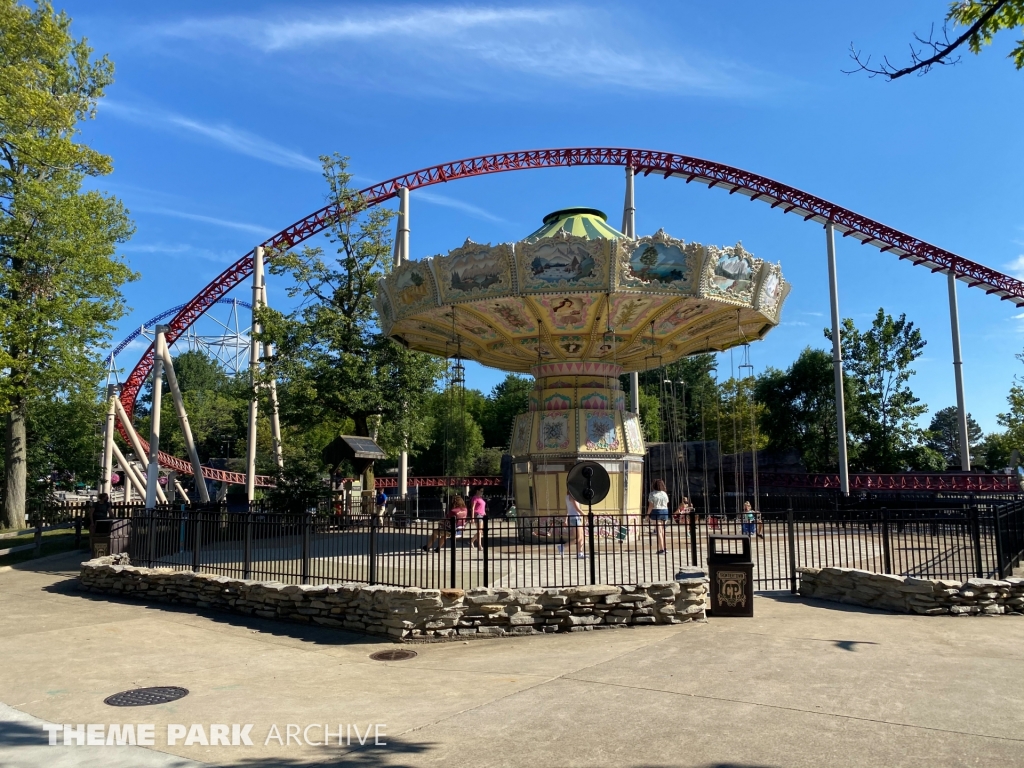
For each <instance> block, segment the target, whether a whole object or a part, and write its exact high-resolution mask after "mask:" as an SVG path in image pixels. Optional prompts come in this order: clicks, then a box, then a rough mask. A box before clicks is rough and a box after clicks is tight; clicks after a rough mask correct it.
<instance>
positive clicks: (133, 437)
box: [114, 400, 167, 504]
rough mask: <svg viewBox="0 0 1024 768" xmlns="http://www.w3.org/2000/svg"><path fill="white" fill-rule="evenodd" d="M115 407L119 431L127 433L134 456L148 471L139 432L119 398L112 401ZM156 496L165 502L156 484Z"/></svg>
mask: <svg viewBox="0 0 1024 768" xmlns="http://www.w3.org/2000/svg"><path fill="white" fill-rule="evenodd" d="M114 405H115V407H116V408H117V420H118V421H119V422H121V431H122V432H124V433H125V434H127V435H128V442H129V443H131V445H132V451H134V452H135V457H136V458H137V459H138V460H139V464H141V465H142V468H143V469H145V470H146V472H147V474H148V473H149V458H148V457H147V456H146V452H145V451H144V450H142V441H141V440H139V434H138V433H137V432H136V431H135V427H134V426H132V422H131V419H129V418H128V414H127V413H125V411H124V406H123V405H121V401H120V400H116V401H115V402H114ZM142 497H143V498H145V497H146V494H145V492H143V494H142ZM156 498H157V501H159V502H160V503H161V504H166V503H167V497H166V496H165V495H164V492H163V489H162V488H160V485H159V484H157V487H156Z"/></svg>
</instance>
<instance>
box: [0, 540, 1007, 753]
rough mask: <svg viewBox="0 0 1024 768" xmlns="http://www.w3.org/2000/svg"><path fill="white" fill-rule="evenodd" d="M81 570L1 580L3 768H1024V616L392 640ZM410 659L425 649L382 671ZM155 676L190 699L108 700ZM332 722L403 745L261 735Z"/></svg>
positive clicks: (823, 614)
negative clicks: (239, 729) (98, 588)
mask: <svg viewBox="0 0 1024 768" xmlns="http://www.w3.org/2000/svg"><path fill="white" fill-rule="evenodd" d="M75 565H76V560H75V558H72V557H68V556H62V557H59V558H49V559H46V560H44V561H36V563H35V564H34V565H29V566H19V567H16V568H14V569H9V570H6V571H3V572H0V654H2V658H3V659H4V664H3V665H2V668H0V700H2V701H3V702H4V703H5V704H7V705H9V707H10V708H0V765H2V766H17V767H18V768H23V767H24V768H36V767H37V766H38V767H39V768H43V767H44V766H45V768H54V766H64V765H68V766H71V765H75V766H79V765H93V764H95V765H109V766H114V767H115V768H119V767H120V766H144V767H145V768H148V767H149V766H160V767H161V768H164V767H167V768H171V767H172V766H173V767H175V768H177V767H178V766H181V768H184V766H194V765H196V763H202V764H211V765H218V766H220V765H223V766H227V765H239V766H266V767H267V768H269V767H270V766H298V765H310V764H318V765H357V766H358V765H365V766H440V765H444V766H449V767H455V766H473V767H474V768H484V767H487V766H503V765H553V766H587V767H588V768H592V767H593V766H631V767H635V768H641V767H644V768H646V767H650V766H700V767H702V768H703V767H707V768H711V767H717V768H726V767H727V766H733V767H734V768H739V767H740V766H745V767H747V768H754V767H756V766H760V767H764V766H786V767H787V768H788V767H790V766H808V767H812V766H813V767H814V768H819V767H820V766H826V765H827V766H886V767H887V768H888V767H890V766H922V768H923V767H924V766H928V768H933V767H934V766H959V765H964V766H967V765H971V766H989V765H999V766H1024V618H1019V617H991V618H988V617H986V618H952V617H941V618H925V617H916V616H902V615H894V614H885V613H878V612H873V611H868V610H860V609H849V608H846V607H843V606H838V605H834V604H828V603H818V604H805V603H802V602H799V601H796V600H793V599H791V598H789V597H788V596H787V597H780V598H771V597H758V598H757V600H756V606H755V611H756V614H757V615H756V617H755V618H753V619H717V620H716V619H713V618H712V619H711V620H710V621H709V622H708V623H705V624H690V625H680V626H670V627H645V628H636V629H622V630H605V631H598V632H587V633H581V634H574V635H553V636H544V637H536V638H533V637H530V638H515V639H505V640H479V641H473V642H468V643H464V642H456V643H438V644H422V645H414V646H394V645H391V644H388V643H382V642H380V641H377V640H371V639H368V638H364V637H360V636H356V635H348V634H345V633H340V632H335V631H331V630H326V629H320V628H307V627H303V626H298V625H289V624H281V623H275V622H270V621H262V620H250V619H246V618H243V617H230V616H217V615H204V616H196V615H194V614H190V613H187V612H184V611H178V610H174V609H171V608H167V607H161V606H151V605H146V604H143V603H130V602H110V601H106V600H101V599H97V598H96V597H94V596H88V595H82V594H80V593H78V592H76V590H75V588H74V585H75V582H74V580H73V577H74V574H75V573H76V572H77V570H76V568H75ZM396 647H411V648H412V649H413V650H415V651H417V653H418V656H417V657H416V658H415V659H412V660H408V661H401V662H389V663H381V662H375V661H371V660H370V659H369V658H368V657H369V654H370V653H372V652H374V651H378V650H385V649H393V648H396ZM153 685H177V686H184V687H186V688H188V689H189V690H190V691H191V693H190V694H189V695H188V696H187V697H185V698H183V699H181V700H179V701H176V702H173V703H170V704H164V705H159V706H154V707H145V708H133V709H115V708H112V707H108V706H106V705H104V704H103V699H104V698H105V697H106V696H109V695H110V694H112V693H116V692H118V691H122V690H126V689H129V688H133V687H139V686H153ZM34 718H40V719H41V721H47V722H53V723H72V724H78V723H83V724H90V723H95V724H106V725H109V724H126V723H152V724H155V725H156V729H155V730H156V735H157V738H156V747H155V748H154V749H145V748H141V747H136V748H134V749H133V748H131V747H109V748H107V747H103V748H100V747H76V746H69V747H49V746H45V744H46V735H45V732H44V731H43V730H42V722H41V721H40V720H36V719H34ZM169 723H170V724H183V725H185V726H186V727H187V726H189V725H191V724H202V725H204V726H205V730H206V732H207V733H208V732H209V725H210V724H228V725H231V724H240V725H245V724H252V725H253V728H252V729H251V732H250V733H251V737H252V741H253V742H254V746H251V747H245V746H239V747H228V746H203V745H201V744H196V745H193V746H184V745H183V744H181V743H180V742H179V743H178V744H177V745H176V746H168V745H167V742H166V736H165V734H166V727H167V725H168V724H169ZM320 723H329V724H330V729H331V731H332V733H334V732H336V731H337V728H338V724H341V726H342V729H343V731H345V730H346V726H350V725H354V726H356V727H357V728H358V729H359V732H360V733H363V734H365V732H366V729H367V726H368V725H371V724H375V723H379V724H382V726H383V728H384V735H383V736H382V740H384V741H386V742H387V745H386V746H371V744H370V742H372V741H373V739H372V738H370V739H369V740H368V743H367V744H366V745H365V746H362V747H359V746H358V743H357V737H356V735H355V734H354V733H353V732H351V731H348V733H351V734H352V735H351V741H352V745H351V746H350V745H348V744H343V745H342V746H341V747H339V746H337V745H336V744H333V743H332V745H331V746H326V747H325V746H316V747H313V746H305V745H301V746H296V745H295V744H294V743H293V744H292V745H290V746H289V745H285V744H279V743H278V742H277V741H275V740H273V739H271V740H270V741H269V743H265V742H266V737H267V735H268V733H272V731H271V727H272V726H274V725H276V727H277V728H278V730H279V731H280V734H281V740H282V741H284V740H285V739H286V735H287V726H288V724H295V725H299V726H301V727H302V728H304V727H305V726H306V725H309V724H320ZM321 734H322V731H321V730H320V729H319V728H313V729H312V730H310V731H309V732H308V735H309V737H310V740H313V741H317V740H320V739H321V738H322V736H321ZM332 738H333V737H332ZM192 761H195V762H192Z"/></svg>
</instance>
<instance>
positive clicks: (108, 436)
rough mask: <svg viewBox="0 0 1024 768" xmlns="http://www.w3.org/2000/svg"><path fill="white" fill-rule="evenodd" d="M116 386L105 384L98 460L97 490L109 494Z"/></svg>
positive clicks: (112, 469) (112, 463)
mask: <svg viewBox="0 0 1024 768" xmlns="http://www.w3.org/2000/svg"><path fill="white" fill-rule="evenodd" d="M117 389H118V388H117V387H116V386H115V385H114V384H108V385H107V421H106V423H105V424H104V426H103V458H102V460H101V462H100V482H99V492H100V493H106V494H108V495H109V494H110V475H111V473H112V472H113V471H114V457H113V453H114V414H115V410H114V409H115V407H116V406H115V405H114V402H115V401H116V400H117Z"/></svg>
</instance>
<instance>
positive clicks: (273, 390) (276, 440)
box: [261, 275, 284, 469]
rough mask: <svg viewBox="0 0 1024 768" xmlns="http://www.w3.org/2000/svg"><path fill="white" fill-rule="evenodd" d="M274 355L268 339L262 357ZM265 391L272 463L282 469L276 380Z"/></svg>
mask: <svg viewBox="0 0 1024 768" xmlns="http://www.w3.org/2000/svg"><path fill="white" fill-rule="evenodd" d="M261 282H262V283H263V306H264V307H266V306H268V302H267V279H266V275H264V276H263V279H262V281H261ZM273 357H274V345H273V344H271V343H270V342H269V341H266V342H264V343H263V359H264V360H270V359H272V358H273ZM267 393H268V395H269V396H270V397H269V399H270V437H271V440H272V442H273V448H274V463H275V464H276V465H277V468H278V469H284V454H283V453H282V452H281V411H280V408H279V407H278V404H277V380H276V379H273V378H272V379H271V380H270V382H269V383H268V384H267Z"/></svg>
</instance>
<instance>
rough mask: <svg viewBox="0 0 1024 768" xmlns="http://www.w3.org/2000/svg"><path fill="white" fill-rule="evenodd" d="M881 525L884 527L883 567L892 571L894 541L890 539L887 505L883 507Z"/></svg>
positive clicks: (887, 571)
mask: <svg viewBox="0 0 1024 768" xmlns="http://www.w3.org/2000/svg"><path fill="white" fill-rule="evenodd" d="M880 525H881V527H882V568H883V569H884V572H885V573H892V543H891V542H890V541H889V510H888V508H886V507H882V510H881V522H880Z"/></svg>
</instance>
